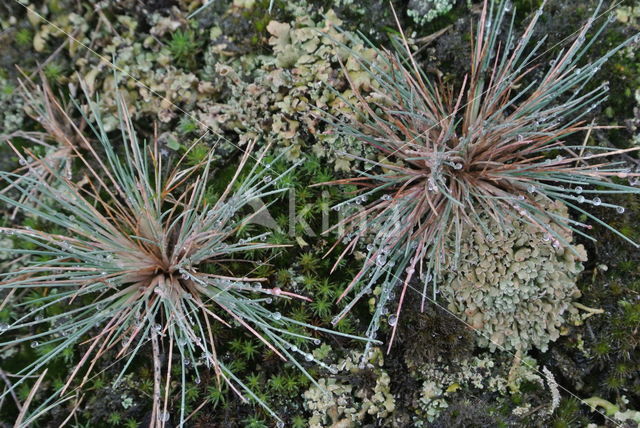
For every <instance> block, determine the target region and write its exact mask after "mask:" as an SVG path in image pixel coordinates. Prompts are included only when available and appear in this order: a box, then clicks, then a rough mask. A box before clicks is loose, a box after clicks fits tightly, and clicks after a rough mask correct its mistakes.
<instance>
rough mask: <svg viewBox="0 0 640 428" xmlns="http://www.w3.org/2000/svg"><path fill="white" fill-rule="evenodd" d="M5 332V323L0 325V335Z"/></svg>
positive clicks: (7, 326) (6, 325)
mask: <svg viewBox="0 0 640 428" xmlns="http://www.w3.org/2000/svg"><path fill="white" fill-rule="evenodd" d="M7 330H9V324H7V323H6V322H3V323H1V324H0V334H2V333H4V332H5V331H7Z"/></svg>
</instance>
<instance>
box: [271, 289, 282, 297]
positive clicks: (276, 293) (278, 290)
mask: <svg viewBox="0 0 640 428" xmlns="http://www.w3.org/2000/svg"><path fill="white" fill-rule="evenodd" d="M272 293H273V295H274V296H279V295H280V294H282V290H281V289H280V287H275V288H274V289H273V290H272Z"/></svg>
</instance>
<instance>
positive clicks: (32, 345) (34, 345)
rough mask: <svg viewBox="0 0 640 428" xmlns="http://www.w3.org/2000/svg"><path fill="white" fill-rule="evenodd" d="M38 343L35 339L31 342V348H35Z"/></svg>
mask: <svg viewBox="0 0 640 428" xmlns="http://www.w3.org/2000/svg"><path fill="white" fill-rule="evenodd" d="M38 345H40V344H39V343H38V341H37V340H34V341H33V342H31V347H32V348H37V347H38Z"/></svg>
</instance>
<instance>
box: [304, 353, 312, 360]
mask: <svg viewBox="0 0 640 428" xmlns="http://www.w3.org/2000/svg"><path fill="white" fill-rule="evenodd" d="M304 359H305V360H307V361H313V355H311V354H310V353H309V354H305V356H304Z"/></svg>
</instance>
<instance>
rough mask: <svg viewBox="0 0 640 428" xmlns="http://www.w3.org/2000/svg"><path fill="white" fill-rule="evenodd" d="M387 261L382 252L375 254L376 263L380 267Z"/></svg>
mask: <svg viewBox="0 0 640 428" xmlns="http://www.w3.org/2000/svg"><path fill="white" fill-rule="evenodd" d="M386 263H387V256H386V255H385V254H384V253H380V254H378V255H377V256H376V265H378V266H380V267H382V266H384V265H385V264H386Z"/></svg>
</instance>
